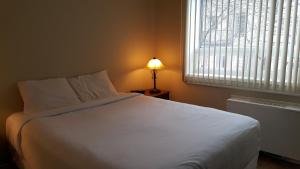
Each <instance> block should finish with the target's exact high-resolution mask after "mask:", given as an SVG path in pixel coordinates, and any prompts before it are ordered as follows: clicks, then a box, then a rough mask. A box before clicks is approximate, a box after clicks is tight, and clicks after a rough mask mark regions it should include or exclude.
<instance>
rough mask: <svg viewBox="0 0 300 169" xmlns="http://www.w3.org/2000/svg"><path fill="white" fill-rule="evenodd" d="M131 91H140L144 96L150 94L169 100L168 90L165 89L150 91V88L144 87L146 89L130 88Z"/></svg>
mask: <svg viewBox="0 0 300 169" xmlns="http://www.w3.org/2000/svg"><path fill="white" fill-rule="evenodd" d="M131 92H134V93H142V94H144V95H146V96H151V97H156V98H161V99H166V100H170V92H169V91H167V90H161V91H160V92H159V93H151V92H150V89H146V90H132V91H131Z"/></svg>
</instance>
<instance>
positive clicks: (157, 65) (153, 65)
mask: <svg viewBox="0 0 300 169" xmlns="http://www.w3.org/2000/svg"><path fill="white" fill-rule="evenodd" d="M163 67H164V65H163V64H162V63H161V61H160V60H159V59H156V58H155V57H154V58H152V59H151V60H150V61H149V62H148V64H147V68H149V69H150V70H151V71H152V79H153V89H151V90H150V93H159V92H160V90H159V89H157V88H156V73H157V70H159V69H162V68H163Z"/></svg>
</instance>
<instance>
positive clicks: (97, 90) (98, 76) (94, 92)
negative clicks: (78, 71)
mask: <svg viewBox="0 0 300 169" xmlns="http://www.w3.org/2000/svg"><path fill="white" fill-rule="evenodd" d="M68 80H69V83H70V84H71V86H72V87H73V89H74V90H75V92H76V93H77V94H78V96H79V98H80V100H81V101H82V102H86V101H90V100H95V99H104V98H107V97H111V96H116V95H118V92H117V91H116V89H115V88H114V86H113V84H112V83H111V81H110V79H109V77H108V75H107V72H106V71H102V72H97V73H92V74H87V75H82V76H78V77H73V78H69V79H68Z"/></svg>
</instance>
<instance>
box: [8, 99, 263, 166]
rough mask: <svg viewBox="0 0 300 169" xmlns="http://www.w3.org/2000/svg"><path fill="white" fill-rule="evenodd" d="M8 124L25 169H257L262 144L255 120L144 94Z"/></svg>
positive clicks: (15, 116) (20, 117)
mask: <svg viewBox="0 0 300 169" xmlns="http://www.w3.org/2000/svg"><path fill="white" fill-rule="evenodd" d="M6 125H7V126H6V130H7V138H8V140H9V142H10V144H11V145H12V146H13V147H14V148H15V150H16V151H17V153H18V155H19V156H20V162H21V164H22V166H23V168H25V169H53V168H55V169H60V168H61V169H81V168H89V169H96V168H97V169H99V168H103V169H244V168H247V169H248V168H249V169H252V168H253V166H254V167H255V164H256V160H257V154H258V151H259V145H260V134H259V133H260V129H259V123H258V122H257V121H256V120H254V119H252V118H250V117H246V116H242V115H238V114H233V113H229V112H225V111H221V110H217V109H212V108H207V107H200V106H195V105H189V104H184V103H178V102H173V101H168V100H162V99H158V98H153V97H148V96H144V95H140V94H123V95H120V96H116V97H111V98H107V99H103V100H95V101H91V102H87V103H83V104H79V105H74V106H70V107H64V108H60V109H56V110H51V111H47V112H40V113H37V114H32V115H26V114H24V113H15V114H13V115H11V116H10V117H9V118H8V119H7V123H6ZM249 166H250V167H249Z"/></svg>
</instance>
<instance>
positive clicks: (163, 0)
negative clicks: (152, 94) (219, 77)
mask: <svg viewBox="0 0 300 169" xmlns="http://www.w3.org/2000/svg"><path fill="white" fill-rule="evenodd" d="M183 1H184V0H183ZM156 6H157V7H156V16H157V17H156V18H157V20H156V35H157V38H156V40H157V41H156V53H157V54H156V55H157V56H158V57H160V58H162V61H163V62H164V63H165V65H166V67H167V69H168V70H164V71H162V72H161V76H160V78H161V80H162V82H161V83H163V84H161V85H163V86H166V87H167V88H169V89H170V90H171V93H172V99H173V100H176V101H181V102H187V103H193V104H197V105H203V106H209V107H214V108H218V109H225V107H226V99H227V98H229V97H230V96H231V95H243V96H255V97H261V98H272V99H279V100H285V101H293V102H298V103H300V97H292V96H284V95H278V94H267V93H262V92H249V91H242V90H233V89H227V88H217V87H208V86H201V85H188V84H186V83H184V82H183V81H182V64H183V61H182V60H183V59H182V56H181V54H180V53H181V43H180V40H181V38H180V37H181V36H180V35H181V0H157V4H156Z"/></svg>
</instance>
